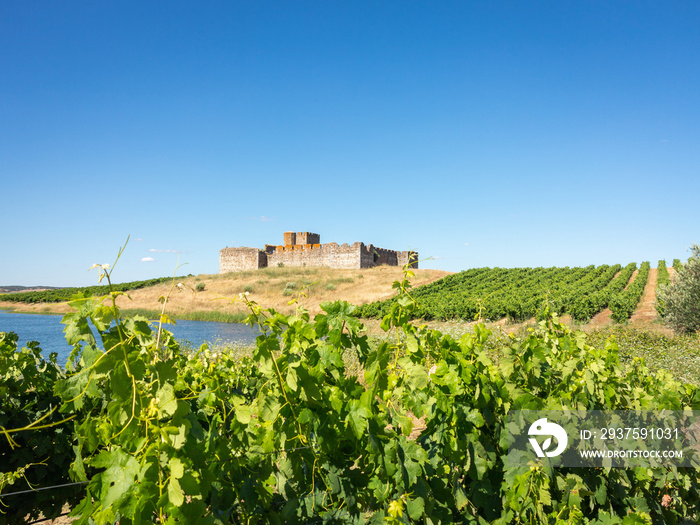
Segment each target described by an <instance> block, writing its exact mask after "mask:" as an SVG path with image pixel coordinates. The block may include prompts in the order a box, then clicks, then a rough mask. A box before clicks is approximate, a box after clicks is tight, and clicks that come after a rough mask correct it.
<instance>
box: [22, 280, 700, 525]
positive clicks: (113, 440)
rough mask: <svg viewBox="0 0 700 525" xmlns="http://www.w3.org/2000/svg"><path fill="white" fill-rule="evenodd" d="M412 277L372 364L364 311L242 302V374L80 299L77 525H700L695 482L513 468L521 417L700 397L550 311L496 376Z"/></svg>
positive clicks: (74, 389)
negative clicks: (421, 297)
mask: <svg viewBox="0 0 700 525" xmlns="http://www.w3.org/2000/svg"><path fill="white" fill-rule="evenodd" d="M404 272H405V276H404V279H403V280H401V281H397V282H396V283H394V288H395V289H396V291H397V298H396V300H395V301H393V302H392V303H391V304H390V305H389V307H388V311H387V313H386V315H385V316H384V317H383V319H382V323H381V326H382V328H383V329H384V330H386V331H387V332H388V333H389V334H390V336H391V337H389V338H388V339H387V340H386V341H383V342H381V343H379V344H377V346H376V347H371V346H370V344H369V342H368V339H367V337H366V336H365V335H363V333H362V325H361V323H360V321H359V320H358V319H357V308H356V307H355V306H352V305H349V304H347V303H345V302H340V301H336V302H328V303H324V304H323V305H322V310H323V312H322V313H321V314H318V315H316V316H315V317H314V318H313V319H312V318H311V317H310V315H309V314H308V312H306V311H305V310H303V309H301V308H300V309H298V310H297V311H296V312H295V313H294V314H293V315H282V314H280V313H279V312H276V311H274V310H273V309H263V308H261V307H260V306H259V305H257V304H255V303H253V302H250V301H248V300H247V298H246V296H245V295H244V296H242V297H241V300H243V301H245V302H246V305H247V306H248V308H249V310H250V312H251V314H250V316H249V318H248V322H249V323H250V324H251V325H252V326H256V327H259V329H260V332H261V333H260V336H259V337H258V338H257V341H256V346H255V348H254V350H253V352H252V355H251V356H243V357H241V356H240V355H234V354H232V353H228V352H227V351H223V352H221V353H219V352H218V351H212V350H211V349H210V348H209V347H208V346H206V345H203V346H202V347H201V348H200V349H199V350H198V351H197V352H195V353H190V352H183V351H182V349H181V348H180V347H179V345H178V344H177V343H176V342H175V341H174V340H173V338H172V336H171V335H170V334H169V333H168V332H167V331H164V330H161V329H160V327H159V329H158V330H157V331H156V330H153V329H152V328H151V326H150V325H149V324H148V322H147V321H146V319H145V318H140V317H124V316H123V315H122V314H121V313H120V311H119V310H118V308H117V307H116V303H115V301H114V300H113V299H114V296H115V295H117V294H111V295H110V296H108V297H103V298H100V299H94V298H86V297H78V298H76V299H75V300H74V301H72V303H71V306H72V307H73V308H74V310H73V312H72V313H70V314H67V315H66V316H65V318H64V324H65V325H66V328H65V332H66V338H67V340H68V342H69V343H70V344H72V345H73V346H74V352H73V353H72V355H71V358H70V360H69V367H68V368H69V372H68V373H67V374H65V375H63V374H58V375H56V377H55V378H53V379H52V384H53V390H54V392H55V394H56V395H57V396H58V397H60V400H61V405H60V406H61V408H60V412H61V414H62V416H61V417H70V418H72V419H71V421H70V422H69V427H70V428H71V444H72V445H73V455H72V463H71V466H70V470H69V471H68V472H69V474H70V476H71V479H74V480H77V481H86V482H87V484H86V485H84V486H82V491H83V493H82V500H81V502H80V503H79V504H78V505H76V506H74V508H73V515H74V516H75V517H76V518H77V522H76V523H78V524H87V523H90V524H92V523H94V524H97V525H101V524H107V523H109V524H112V523H114V522H115V521H118V522H119V523H120V524H124V525H126V524H131V523H156V522H157V523H203V524H206V523H211V524H215V523H216V524H219V523H271V524H272V523H275V524H277V523H316V522H319V523H320V522H329V523H432V524H451V523H473V524H486V523H490V524H494V525H495V524H499V525H500V524H503V525H505V524H516V523H548V524H552V525H558V524H563V523H599V524H603V523H619V524H625V523H652V522H655V523H680V521H681V519H682V518H684V517H689V518H691V519H697V518H698V516H697V509H698V506H699V505H700V492H699V489H700V483H699V481H698V478H697V475H696V474H695V473H694V472H686V471H681V470H677V469H657V470H653V469H629V470H624V469H612V470H610V469H608V470H606V469H584V470H581V469H564V468H562V469H548V468H546V467H544V466H543V465H542V464H541V463H538V462H536V461H533V462H531V463H529V464H523V465H509V466H506V465H505V463H504V458H505V455H506V453H507V432H506V421H507V415H508V413H509V411H511V410H516V409H543V410H544V409H550V410H551V409H564V408H572V409H584V410H586V409H588V410H594V409H615V410H632V409H662V408H669V409H674V410H682V409H685V408H688V409H696V410H697V409H700V393H699V392H698V390H697V388H696V387H694V386H692V385H684V384H681V383H679V382H677V381H674V380H673V379H672V378H671V376H670V375H669V374H668V373H665V372H662V371H659V372H657V373H656V374H650V373H649V370H648V369H647V368H646V366H645V365H644V364H643V363H642V362H641V361H639V360H633V361H631V362H629V363H627V366H626V367H625V366H623V364H622V362H621V361H620V357H619V350H618V347H617V345H616V344H615V342H614V341H612V340H610V341H608V342H606V343H605V344H604V345H603V346H599V347H593V346H590V345H588V344H587V343H586V336H585V335H584V334H582V333H574V332H571V331H569V330H568V329H567V328H566V327H564V326H562V325H561V324H559V323H558V321H557V319H556V317H554V316H552V315H550V314H549V312H548V311H547V310H545V311H544V312H543V316H544V319H543V320H542V321H541V322H540V323H539V325H538V327H537V328H536V329H532V330H530V332H528V333H527V335H526V336H524V337H523V338H521V339H518V338H515V337H512V338H510V339H509V343H508V344H507V345H505V347H504V348H503V354H502V356H501V357H500V360H499V361H498V362H494V361H492V360H491V359H490V358H489V357H488V353H487V351H486V349H487V347H488V345H489V344H490V339H491V333H490V332H489V330H488V329H487V328H486V327H485V326H484V325H483V324H481V323H479V324H477V325H476V326H475V328H474V333H470V334H466V335H464V336H463V337H461V338H460V339H459V340H455V339H453V338H452V337H451V336H449V335H445V334H442V333H440V332H438V331H435V330H428V329H427V328H425V327H416V326H414V325H413V324H411V323H409V320H410V319H411V318H412V317H414V316H415V315H416V310H417V308H418V307H417V303H416V301H415V297H414V295H415V294H416V293H417V291H416V290H413V289H412V287H411V284H410V278H411V277H412V275H413V274H412V272H411V271H410V270H409V269H407V268H406V269H405V270H404ZM585 273H586V272H584V271H582V272H581V273H580V275H579V278H583V277H584V274H585ZM107 277H108V279H109V275H107ZM593 280H595V278H592V279H591V281H593ZM98 340H99V341H101V343H102V347H103V348H104V349H105V351H101V350H100V349H99V346H98V345H97V341H98ZM348 354H352V355H353V356H354V359H353V360H354V361H355V362H356V363H357V364H358V365H359V367H360V369H361V373H360V375H359V376H357V375H354V374H352V373H350V370H349V368H348V364H347V363H348V362H349V361H350V360H349V359H348ZM20 390H21V389H20ZM30 416H31V414H30ZM416 418H421V419H422V420H423V421H424V428H423V429H422V430H420V431H415V429H414V425H415V422H416ZM20 450H21V449H20ZM14 453H15V454H17V453H18V452H17V450H15V452H14ZM64 475H65V473H64ZM664 498H670V501H671V502H672V503H671V504H669V505H667V506H662V502H664V501H665V502H667V503H668V501H669V500H668V499H664Z"/></svg>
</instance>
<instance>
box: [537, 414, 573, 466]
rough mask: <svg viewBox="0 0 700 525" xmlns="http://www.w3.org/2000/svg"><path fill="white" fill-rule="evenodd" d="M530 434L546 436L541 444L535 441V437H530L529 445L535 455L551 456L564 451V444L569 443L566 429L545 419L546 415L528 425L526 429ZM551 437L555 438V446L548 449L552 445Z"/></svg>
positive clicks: (541, 456)
mask: <svg viewBox="0 0 700 525" xmlns="http://www.w3.org/2000/svg"><path fill="white" fill-rule="evenodd" d="M528 434H529V435H530V436H548V437H547V438H546V439H545V440H544V441H542V444H541V445H540V443H539V442H538V441H537V438H534V437H531V438H530V445H532V448H533V449H534V450H535V452H536V453H537V456H538V457H540V458H543V457H545V456H547V457H548V458H553V457H556V456H558V455H559V454H561V453H562V452H564V449H565V448H566V445H567V444H568V443H569V438H568V436H567V435H566V430H564V429H563V428H562V427H561V426H559V425H557V424H556V423H550V422H548V421H547V418H546V417H543V418H542V419H538V420H537V421H535V422H534V423H533V424H532V425H530V430H529V431H528ZM552 438H556V439H557V447H556V448H555V449H554V450H548V449H549V448H550V447H551V446H552Z"/></svg>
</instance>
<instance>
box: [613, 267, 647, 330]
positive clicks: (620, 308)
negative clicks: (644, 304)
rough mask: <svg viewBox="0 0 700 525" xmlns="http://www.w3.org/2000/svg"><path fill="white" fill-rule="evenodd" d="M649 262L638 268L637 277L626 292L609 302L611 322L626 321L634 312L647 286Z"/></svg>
mask: <svg viewBox="0 0 700 525" xmlns="http://www.w3.org/2000/svg"><path fill="white" fill-rule="evenodd" d="M649 268H650V264H649V262H648V261H647V262H643V263H642V264H641V266H640V267H639V273H637V277H635V278H634V281H632V284H630V285H629V286H628V287H627V289H626V290H624V291H622V292H620V293H618V294H617V295H615V296H614V297H613V298H612V299H611V300H610V304H609V306H610V310H611V312H612V316H611V317H612V318H613V320H615V321H617V322H618V323H622V322H624V321H627V320H628V319H629V318H630V317H632V314H633V313H634V310H635V309H636V308H637V305H638V304H639V300H640V299H641V298H642V293H643V292H644V287H645V286H646V284H647V279H648V278H649Z"/></svg>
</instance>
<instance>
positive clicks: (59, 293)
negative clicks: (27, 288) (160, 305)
mask: <svg viewBox="0 0 700 525" xmlns="http://www.w3.org/2000/svg"><path fill="white" fill-rule="evenodd" d="M171 279H172V278H171V277H159V278H156V279H147V280H145V281H131V282H128V283H119V284H114V285H112V286H111V287H110V286H108V285H103V286H83V287H69V288H51V289H49V290H42V291H38V292H37V291H33V292H15V293H7V294H0V301H7V302H11V303H29V304H32V303H62V302H65V301H70V300H71V298H73V297H74V296H75V295H76V294H82V295H84V296H88V295H95V296H101V295H107V294H108V293H110V291H119V292H128V291H130V290H138V289H140V288H144V287H146V286H153V285H155V284H159V283H164V282H168V281H170V280H171Z"/></svg>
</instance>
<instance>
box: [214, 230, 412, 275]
mask: <svg viewBox="0 0 700 525" xmlns="http://www.w3.org/2000/svg"><path fill="white" fill-rule="evenodd" d="M409 261H410V262H411V268H418V253H417V252H414V251H405V252H397V251H394V250H386V249H384V248H377V247H376V246H373V245H371V244H368V245H366V244H364V243H361V242H356V243H354V244H351V245H348V244H341V245H338V244H337V243H335V242H331V243H328V244H321V236H320V235H319V234H317V233H309V232H298V233H297V232H285V233H284V244H280V245H274V244H266V245H265V249H263V250H261V249H259V248H224V249H223V250H221V251H220V252H219V273H227V272H240V271H243V270H257V269H258V268H267V267H268V266H269V267H276V266H326V267H329V268H372V267H373V266H381V265H382V264H386V265H389V266H403V265H405V264H407V263H408V262H409Z"/></svg>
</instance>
